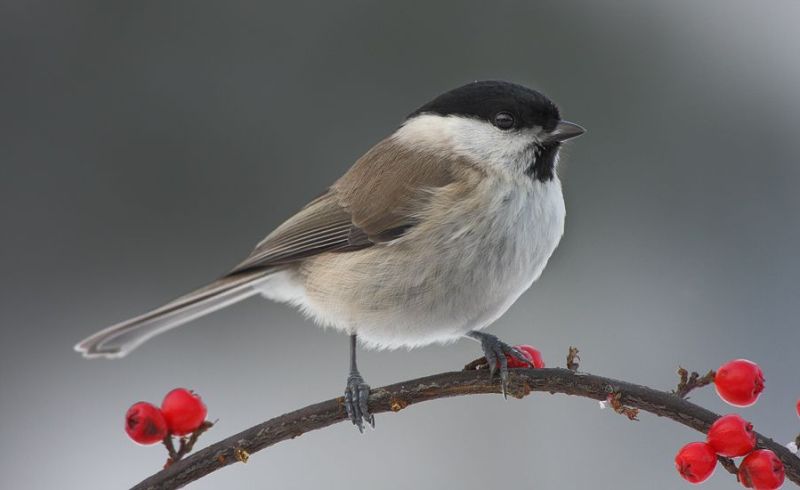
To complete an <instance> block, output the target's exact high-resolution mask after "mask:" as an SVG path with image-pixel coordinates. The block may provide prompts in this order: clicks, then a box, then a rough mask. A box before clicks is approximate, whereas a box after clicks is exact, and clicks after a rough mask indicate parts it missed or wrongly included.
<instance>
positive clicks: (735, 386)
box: [714, 359, 764, 407]
mask: <svg viewBox="0 0 800 490" xmlns="http://www.w3.org/2000/svg"><path fill="white" fill-rule="evenodd" d="M714 386H715V387H716V389H717V393H718V394H719V396H720V398H722V399H723V400H725V401H726V402H728V403H729V404H731V405H733V406H735V407H749V406H750V405H752V404H754V403H755V402H756V400H758V395H760V394H761V392H762V391H764V373H763V372H761V368H760V367H758V364H756V363H754V362H753V361H748V360H747V359H736V360H733V361H730V362H727V363H725V364H723V365H722V366H721V367H720V368H719V369H718V370H717V374H716V376H714Z"/></svg>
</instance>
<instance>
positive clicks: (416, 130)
mask: <svg viewBox="0 0 800 490" xmlns="http://www.w3.org/2000/svg"><path fill="white" fill-rule="evenodd" d="M540 134H541V128H525V129H519V130H511V131H503V130H501V129H499V128H496V127H495V126H493V125H492V124H490V123H489V122H487V121H482V120H479V119H474V118H468V117H461V116H439V115H435V114H422V115H419V116H416V117H414V118H412V119H409V120H408V121H406V123H405V124H403V126H402V127H401V128H400V129H398V130H397V131H396V132H395V134H394V138H395V139H397V140H398V141H400V142H402V143H403V144H405V145H408V146H411V147H415V148H419V147H425V148H426V149H428V150H437V149H438V150H441V151H443V152H453V153H457V154H459V155H462V156H464V157H466V158H469V159H471V160H473V161H477V162H481V163H482V164H484V165H488V166H491V167H497V168H504V169H508V168H509V166H511V165H515V164H518V163H520V162H530V161H531V160H532V158H533V156H534V155H532V152H533V151H534V145H533V144H534V143H536V142H537V141H539V135H540Z"/></svg>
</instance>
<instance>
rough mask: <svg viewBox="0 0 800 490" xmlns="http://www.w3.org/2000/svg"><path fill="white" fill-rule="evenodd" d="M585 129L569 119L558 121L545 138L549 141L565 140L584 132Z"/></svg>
mask: <svg viewBox="0 0 800 490" xmlns="http://www.w3.org/2000/svg"><path fill="white" fill-rule="evenodd" d="M585 132H586V130H585V129H583V128H582V127H580V126H578V125H577V124H575V123H571V122H569V121H559V122H558V124H557V125H556V127H555V129H554V130H552V131H550V134H549V135H547V139H548V140H550V141H566V140H568V139H570V138H575V137H576V136H580V135H582V134H583V133H585Z"/></svg>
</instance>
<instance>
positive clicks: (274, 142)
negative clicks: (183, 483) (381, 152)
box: [0, 0, 800, 489]
mask: <svg viewBox="0 0 800 490" xmlns="http://www.w3.org/2000/svg"><path fill="white" fill-rule="evenodd" d="M1 5H2V6H0V56H1V57H2V62H1V63H0V67H2V76H0V172H1V173H0V223H2V240H0V247H2V254H0V271H2V274H1V275H0V288H1V290H0V414H2V416H1V417H0V450H1V451H2V452H1V453H0V481H1V482H2V485H1V486H2V487H3V488H33V489H50V488H87V489H94V488H97V489H100V488H124V487H126V486H129V485H131V484H133V483H135V482H137V481H139V480H140V479H142V478H144V477H145V476H147V475H149V474H150V473H152V472H154V471H155V470H157V469H159V468H160V466H161V464H162V463H163V461H164V458H165V455H164V452H163V450H162V449H161V448H160V447H157V446H156V447H151V448H142V447H138V446H136V445H134V444H132V443H131V442H129V441H128V440H127V439H126V437H125V435H124V433H123V430H122V422H123V420H122V416H123V413H124V412H125V410H126V408H127V406H128V405H129V404H130V403H132V402H134V401H137V400H139V399H146V400H150V401H154V402H157V401H159V400H160V398H161V397H162V396H163V394H164V393H165V392H166V391H167V390H168V389H170V388H172V387H175V386H186V387H190V388H194V389H196V390H198V391H199V392H200V393H201V394H202V395H203V396H204V398H205V400H206V401H207V403H208V406H209V414H210V417H211V418H219V419H220V422H219V424H218V426H217V427H216V428H214V429H213V430H212V432H211V433H210V434H208V435H207V436H205V437H204V438H203V440H202V441H201V442H202V443H204V444H207V443H210V442H212V441H214V440H218V439H220V438H222V437H223V436H227V435H229V434H232V433H234V432H236V431H239V430H241V429H244V428H246V427H248V426H250V425H252V424H254V423H257V422H259V421H262V420H264V419H266V418H269V417H272V416H275V415H278V414H281V413H284V412H285V411H288V410H290V409H294V408H297V407H301V406H303V405H306V404H308V403H311V402H315V401H319V400H323V399H327V398H329V397H332V396H336V395H338V394H340V392H341V389H342V388H343V385H344V381H345V376H346V369H347V339H346V338H345V337H344V336H342V335H337V334H334V333H333V332H324V331H322V330H320V329H318V328H316V327H314V326H313V325H312V324H311V323H310V322H308V321H306V320H304V319H303V318H302V317H301V316H300V315H299V314H298V313H296V312H294V311H292V310H291V309H290V308H288V307H285V306H279V305H274V304H270V303H267V302H265V301H257V300H250V301H248V302H246V303H243V304H240V305H238V306H236V307H234V308H230V309H228V310H226V311H223V312H220V313H218V314H215V315H213V316H211V317H207V318H204V319H202V320H200V321H196V322H194V323H192V324H191V325H188V326H186V327H184V328H182V329H180V330H176V331H173V332H170V333H169V334H167V335H164V336H162V337H159V338H158V339H157V341H153V342H150V343H148V344H146V345H145V346H143V347H142V348H140V349H139V350H137V351H136V352H135V353H134V354H133V355H131V356H130V357H129V358H126V359H124V360H122V361H116V362H112V361H86V360H83V359H81V358H80V357H79V356H78V355H77V354H75V353H74V352H72V345H73V344H74V343H75V342H76V341H78V340H80V339H81V338H83V337H84V336H86V335H88V334H90V333H92V332H94V331H95V330H97V329H99V328H102V327H104V326H106V325H108V324H110V323H114V322H116V321H119V320H122V319H125V318H127V317H129V316H132V315H135V314H138V313H141V312H143V311H144V310H146V309H148V308H151V307H154V306H157V305H159V304H161V303H162V302H164V301H166V300H169V299H172V298H173V297H175V296H177V295H179V294H182V293H184V292H187V291H189V290H191V289H193V288H194V287H196V286H200V285H202V284H203V283H204V282H206V281H208V280H210V279H212V278H214V277H215V276H216V275H218V274H221V273H223V272H225V271H226V270H227V269H228V268H229V267H231V266H232V265H234V264H235V263H237V262H238V261H239V260H240V259H241V258H242V257H243V256H244V255H245V254H246V253H247V252H248V251H249V249H250V247H251V246H252V245H254V244H255V243H256V242H257V241H258V240H259V239H260V238H261V237H262V236H263V235H264V234H266V233H267V232H268V231H270V230H271V229H272V228H273V227H275V226H276V225H278V224H279V223H280V222H281V221H282V220H283V219H285V218H286V217H288V216H289V215H290V214H291V213H292V212H293V211H294V210H296V209H297V208H299V207H300V206H302V205H303V204H304V203H305V202H306V201H307V200H309V199H311V198H312V197H314V196H315V195H317V193H318V192H320V191H321V190H322V189H323V188H324V187H325V186H326V185H328V184H330V183H331V182H332V181H333V180H334V179H335V178H336V177H337V176H338V175H340V174H341V173H342V172H343V171H344V170H345V169H346V168H347V167H348V166H349V165H350V163H351V162H353V161H354V160H355V159H356V158H357V157H358V156H359V155H360V154H362V153H363V152H364V151H366V150H367V149H368V148H369V146H370V145H372V144H373V143H375V142H377V141H378V140H379V139H380V138H381V137H383V136H384V135H386V134H388V133H389V132H391V131H392V130H393V129H394V128H395V127H396V126H397V124H398V123H399V122H400V121H401V120H402V118H403V116H404V115H405V114H407V113H409V112H410V111H412V110H413V109H415V108H416V107H417V106H418V105H420V104H421V103H423V102H424V101H426V100H427V99H428V98H430V97H432V96H434V95H436V94H438V93H439V92H442V91H444V90H446V89H449V88H452V87H454V86H456V85H459V84H462V83H464V82H467V81H470V80H474V79H484V78H502V79H509V80H514V81H517V82H521V83H525V84H528V85H530V86H533V87H536V88H538V89H540V90H542V91H544V92H545V93H547V94H548V95H550V96H551V97H552V98H553V99H555V100H556V101H557V102H558V103H559V104H560V105H561V107H562V111H563V114H564V115H565V116H566V117H567V118H569V119H571V120H574V121H576V122H579V123H580V124H582V125H584V126H585V127H587V128H588V130H589V132H588V133H587V134H586V135H585V136H584V137H582V138H580V139H579V140H576V141H575V142H574V143H573V144H571V145H570V147H569V148H568V150H567V152H566V153H567V155H566V159H565V162H566V163H565V164H564V165H563V166H562V168H561V175H562V177H563V179H564V183H565V194H566V200H567V209H568V219H567V231H566V235H565V238H564V240H563V242H562V244H561V247H560V248H559V249H558V250H557V251H556V253H555V255H554V257H553V259H552V260H551V262H550V265H549V266H548V268H547V270H546V271H545V273H544V275H543V277H542V279H541V280H540V281H539V282H538V283H536V284H535V285H534V286H533V288H532V289H531V291H529V292H528V293H527V294H525V295H524V296H523V297H522V298H521V299H520V301H518V302H517V304H515V305H514V306H513V307H512V309H511V310H510V311H509V312H508V314H506V315H505V316H504V317H503V318H502V319H500V320H499V321H498V322H497V323H496V324H495V325H494V326H493V327H492V329H491V330H490V331H491V332H494V333H496V334H498V335H500V336H501V337H502V338H504V339H506V340H508V341H509V342H513V343H531V344H534V345H536V346H538V347H539V348H540V349H541V350H542V351H543V352H544V356H545V360H546V361H547V362H548V363H549V365H563V362H564V361H563V358H564V354H565V353H566V349H567V346H569V345H570V344H573V345H577V346H579V347H580V348H581V351H582V354H583V364H582V365H583V367H584V368H585V369H586V370H588V371H591V372H596V373H598V374H605V375H608V376H613V377H619V378H624V379H628V380H631V381H637V382H642V383H646V384H649V385H651V386H654V387H659V388H663V389H668V388H670V387H672V386H673V385H674V383H675V381H676V378H675V375H674V370H675V368H676V366H677V365H678V364H682V365H684V366H687V367H690V368H694V369H698V370H704V369H709V368H715V367H717V366H718V365H719V364H720V363H721V362H723V361H725V360H728V359H731V358H735V357H739V356H745V357H748V358H751V359H753V360H755V361H757V362H759V363H760V364H761V366H762V367H763V368H764V371H765V372H766V377H767V389H766V392H765V393H764V395H763V396H762V398H761V401H760V402H759V403H758V404H757V405H756V406H755V407H753V408H747V409H742V410H740V413H742V414H744V415H745V416H746V417H748V418H750V419H751V420H752V421H753V422H754V423H755V424H756V426H757V429H759V430H761V431H763V432H765V433H767V434H770V435H773V436H774V437H776V438H777V439H778V440H779V441H782V442H788V441H789V440H791V439H793V438H794V436H795V435H797V433H798V431H800V421H799V420H798V419H797V416H796V415H795V414H794V402H795V400H796V397H797V396H798V395H800V386H799V385H800V382H798V376H797V346H798V342H800V333H799V332H798V327H797V318H798V313H800V311H799V310H800V307H799V306H798V300H797V298H798V279H797V278H798V276H800V261H799V260H798V259H797V251H798V245H800V232H799V231H798V230H799V229H800V215H798V212H797V211H798V208H799V206H800V196H799V195H798V192H797V188H798V185H800V167H798V157H800V138H798V129H797V128H798V127H800V97H798V95H797V90H798V87H799V86H800V63H799V62H798V61H799V60H798V54H797V46H798V42H799V41H800V35H799V34H798V31H797V19H798V15H800V6H799V5H800V4H798V3H797V2H794V1H785V2H779V1H762V2H750V1H738V2H734V1H731V0H717V1H704V2H696V1H689V0H685V1H671V2H635V1H614V2H596V1H593V0H585V1H578V0H559V1H553V2H509V1H492V2H486V1H478V0H474V1H468V2H432V1H404V2H393V3H389V2H383V3H378V2H367V1H336V2H332V1H319V2H248V1H228V2H216V3H214V2H199V1H192V2H189V1H172V2H163V1H138V2H126V3H112V2H107V1H74V2H56V1H50V2H47V1H36V0H28V1H22V0H18V1H4V2H2V4H1ZM477 354H478V350H477V346H476V345H475V344H474V343H472V342H468V341H463V342H460V343H457V344H455V345H450V346H433V347H429V348H426V349H421V350H416V351H412V352H405V351H397V352H369V353H365V354H363V355H362V357H361V367H362V371H363V373H364V374H365V376H366V378H367V380H368V381H369V382H370V383H371V384H372V385H373V386H379V385H383V384H386V383H390V382H396V381H400V380H403V379H409V378H412V377H416V376H420V375H424V374H430V373H435V372H440V371H445V370H452V369H458V368H460V366H462V365H463V364H464V363H465V362H466V361H469V360H471V359H473V358H474V357H476V356H477ZM693 398H694V399H695V400H696V401H697V402H699V403H701V404H703V405H705V406H707V407H708V408H711V409H713V410H717V411H723V412H724V411H732V410H733V409H731V408H728V407H726V406H725V405H724V404H723V403H722V402H721V401H720V400H719V399H718V398H717V396H716V395H715V394H714V392H713V390H710V389H709V390H705V391H703V392H700V393H697V394H696V395H695V396H694V397H693ZM377 424H378V430H377V431H375V432H369V433H368V434H366V435H365V436H359V435H358V432H357V431H356V430H354V429H353V428H352V427H351V426H348V425H346V424H340V425H337V426H335V427H332V428H330V429H328V430H324V431H320V432H316V433H313V434H309V435H306V436H304V437H302V438H300V439H299V440H294V441H291V442H287V443H284V444H281V445H279V446H276V447H274V448H271V449H269V450H267V451H265V452H263V453H259V454H258V455H256V456H254V457H253V458H252V459H251V461H250V463H249V464H248V465H238V466H235V467H231V468H227V469H225V470H223V471H220V472H218V473H216V474H214V475H211V476H209V477H207V478H204V479H203V480H202V481H200V482H198V483H196V484H195V485H193V486H192V488H197V489H212V488H226V489H238V488H241V489H244V488H287V489H301V488H315V487H325V488H352V489H362V488H386V489H400V488H465V489H484V488H489V487H504V488H510V487H512V486H513V487H516V488H587V487H592V488H611V487H615V488H631V489H638V488H688V486H687V485H686V484H685V483H684V482H682V481H681V480H680V479H679V478H678V476H677V474H676V472H675V470H674V469H673V463H672V458H673V455H674V453H675V451H676V450H677V449H678V448H679V447H680V446H681V445H682V444H684V443H686V442H689V441H691V440H697V439H699V438H700V435H699V434H697V433H693V432H692V431H690V430H688V429H685V428H683V427H681V426H678V425H676V424H674V423H672V422H669V421H665V420H660V419H658V418H655V417H652V416H649V415H644V416H642V421H641V422H638V423H630V422H628V421H626V420H624V418H623V417H619V416H616V415H615V414H613V413H611V412H610V411H608V410H605V411H603V410H600V409H599V408H598V405H597V403H596V402H593V401H589V400H585V399H579V398H569V397H564V396H550V395H545V394H535V395H533V396H531V397H529V398H527V399H526V400H524V401H521V402H520V401H508V402H504V401H503V400H502V399H501V398H500V397H497V396H493V397H489V396H486V397H471V398H462V399H454V400H444V401H437V402H435V403H429V404H425V405H421V406H418V407H414V408H413V409H409V410H407V411H405V412H403V413H402V414H400V415H382V416H380V417H378V420H377ZM736 487H737V484H736V483H735V481H734V480H733V479H732V478H731V477H730V476H728V475H726V474H724V472H722V471H721V470H718V474H717V475H715V476H714V477H713V478H712V479H711V481H710V482H709V483H707V484H706V485H705V487H704V488H708V489H718V488H736Z"/></svg>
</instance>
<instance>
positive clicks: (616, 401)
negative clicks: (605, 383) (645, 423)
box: [608, 391, 639, 421]
mask: <svg viewBox="0 0 800 490" xmlns="http://www.w3.org/2000/svg"><path fill="white" fill-rule="evenodd" d="M608 403H610V404H611V408H613V409H614V411H615V412H617V413H618V414H620V415H624V416H626V417H628V420H637V421H638V420H639V409H638V408H633V407H629V406H626V405H625V404H624V403H622V393H620V392H619V391H616V392H614V393H612V394H610V395H608Z"/></svg>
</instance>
